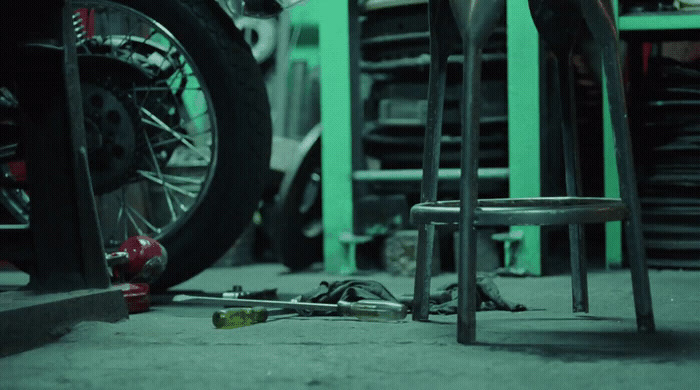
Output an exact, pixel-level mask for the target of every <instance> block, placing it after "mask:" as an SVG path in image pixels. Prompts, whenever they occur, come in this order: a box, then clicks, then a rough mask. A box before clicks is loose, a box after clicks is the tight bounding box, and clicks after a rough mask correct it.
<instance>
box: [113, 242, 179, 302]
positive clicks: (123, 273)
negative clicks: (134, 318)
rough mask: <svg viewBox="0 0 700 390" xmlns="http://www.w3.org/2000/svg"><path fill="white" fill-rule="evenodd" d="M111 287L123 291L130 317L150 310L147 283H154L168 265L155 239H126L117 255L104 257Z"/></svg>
mask: <svg viewBox="0 0 700 390" xmlns="http://www.w3.org/2000/svg"><path fill="white" fill-rule="evenodd" d="M106 259H107V266H108V267H109V269H110V271H111V273H112V284H113V285H114V286H115V287H117V288H120V289H121V290H122V294H123V295H124V299H125V300H126V305H127V307H128V310H129V314H134V313H141V312H144V311H148V310H149V309H150V307H151V297H150V288H149V287H148V283H151V282H153V281H155V280H156V279H157V278H158V277H159V276H160V274H161V273H163V270H164V269H165V266H166V264H167V263H168V253H167V251H166V250H165V248H164V247H163V246H162V245H161V244H160V243H159V242H158V241H156V240H154V239H152V238H150V237H145V236H134V237H129V238H128V239H127V240H126V241H124V242H123V243H122V244H121V245H120V246H119V250H118V251H117V252H112V253H110V254H107V256H106Z"/></svg>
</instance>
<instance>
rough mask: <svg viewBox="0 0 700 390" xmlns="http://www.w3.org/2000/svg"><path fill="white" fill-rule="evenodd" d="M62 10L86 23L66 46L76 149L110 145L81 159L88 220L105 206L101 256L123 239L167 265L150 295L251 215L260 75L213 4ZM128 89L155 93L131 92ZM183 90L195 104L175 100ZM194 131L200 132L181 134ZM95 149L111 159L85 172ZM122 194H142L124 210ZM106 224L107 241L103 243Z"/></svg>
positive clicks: (258, 165)
mask: <svg viewBox="0 0 700 390" xmlns="http://www.w3.org/2000/svg"><path fill="white" fill-rule="evenodd" d="M73 6H74V7H75V8H76V9H78V10H79V11H80V12H81V15H82V16H83V17H85V16H87V17H88V18H89V19H88V20H84V22H83V28H84V30H85V31H84V33H85V34H84V36H83V37H82V38H81V37H79V39H82V40H80V41H79V45H78V55H79V65H80V73H81V89H82V90H83V106H84V111H85V116H86V133H87V134H88V151H89V152H90V150H91V144H93V148H92V149H93V152H94V151H95V149H96V148H95V147H94V144H95V142H96V141H95V139H99V140H100V141H99V142H102V143H104V142H105V141H104V140H105V139H106V138H109V137H112V138H114V139H112V140H110V141H109V142H111V144H109V145H107V146H109V149H105V147H106V146H105V145H100V148H97V149H96V150H97V152H99V153H92V155H91V156H90V157H91V159H90V165H91V175H92V176H93V180H92V182H93V190H94V192H95V195H96V198H97V202H98V211H100V209H101V207H102V206H105V204H106V205H107V206H108V207H111V208H112V211H111V212H110V213H107V214H105V213H102V212H98V213H99V214H100V222H101V225H102V227H103V236H104V238H105V249H106V250H107V251H113V250H116V248H117V247H118V246H119V244H120V243H121V242H122V241H124V240H125V239H126V238H127V236H133V235H148V236H150V237H152V238H154V239H156V240H158V241H159V242H160V243H161V244H162V245H163V246H164V247H165V248H166V249H167V251H168V256H169V258H168V263H167V267H166V268H165V271H164V272H163V274H162V275H161V276H160V278H158V279H157V280H156V281H155V282H154V283H153V284H152V285H151V289H152V290H154V291H162V290H165V289H167V288H168V287H171V286H173V285H176V284H178V283H181V282H183V281H185V280H187V279H189V278H191V277H192V276H194V275H196V274H198V273H199V272H201V271H202V270H204V269H205V268H207V267H209V266H210V265H211V264H213V263H214V262H215V261H216V260H218V259H219V258H220V257H221V255H222V254H224V252H225V251H226V250H228V249H229V248H230V247H231V246H232V245H233V243H234V242H235V240H236V239H237V238H238V237H239V236H240V235H241V233H242V232H243V231H244V229H245V228H246V227H247V226H248V225H249V224H250V223H251V217H252V215H253V212H254V211H255V210H256V208H257V207H258V202H259V199H260V197H261V194H262V190H263V185H264V183H265V182H266V175H267V173H268V172H269V159H270V147H271V133H272V130H271V129H272V124H271V119H270V105H269V100H268V97H267V92H266V88H265V84H264V81H263V76H262V73H261V70H260V66H259V65H258V63H257V62H256V61H255V59H254V58H253V56H252V54H251V49H250V46H249V45H248V44H247V43H246V42H245V40H244V37H243V35H242V34H241V32H240V31H239V30H238V29H237V28H236V27H235V25H234V24H233V21H232V20H231V18H230V17H229V16H228V15H227V14H226V13H225V12H224V11H223V10H222V9H221V8H220V6H219V5H217V4H216V2H215V1H214V0H115V1H101V0H99V1H98V0H74V1H73ZM115 15H116V16H115ZM105 25H108V26H107V27H104V26H105ZM100 26H102V29H103V30H102V32H99V29H100V28H101V27H100ZM120 28H122V29H123V30H121V31H122V32H120V33H119V32H117V33H115V32H113V31H120V30H119V29H120ZM149 31H150V32H149ZM156 35H157V36H156ZM130 50H131V51H130ZM168 72H170V73H168ZM161 73H162V74H163V75H161ZM153 80H156V81H155V82H154V81H153ZM139 83H143V85H150V86H154V85H155V86H156V87H157V88H153V91H155V92H151V91H150V90H148V91H146V92H143V88H142V87H140V86H139V88H141V89H139V90H138V92H137V88H136V87H135V85H136V84H139ZM149 83H150V84H149ZM176 87H177V88H176ZM129 88H131V89H129ZM189 90H195V93H197V95H196V96H195V95H188V96H194V97H193V98H192V99H190V100H192V101H189V102H185V100H187V99H184V98H183V95H182V94H183V93H184V94H187V93H189V92H187V91H189ZM163 91H164V92H163ZM149 94H150V95H149ZM177 94H180V95H179V96H176V95H177ZM110 107H111V109H108V108H110ZM183 107H184V108H183ZM202 107H203V108H202ZM197 110H200V111H201V113H199V111H197ZM180 111H183V112H185V113H184V114H182V113H181V112H180ZM195 113H196V114H197V115H194V114H195ZM124 119H127V120H124ZM129 119H130V120H129ZM107 122H110V123H111V126H112V127H117V128H118V129H117V130H116V131H112V132H111V133H109V134H108V133H107V132H105V130H103V129H101V128H100V124H104V123H107ZM144 123H145V125H144ZM120 125H124V126H126V127H122V129H124V128H126V129H133V131H132V132H133V135H132V134H131V133H129V132H128V131H121V130H119V126H120ZM198 126H199V127H201V128H202V129H204V130H202V132H201V133H196V134H195V133H191V129H192V128H197V127H198ZM141 127H144V128H146V129H145V130H143V131H141ZM91 129H92V130H91ZM95 129H97V130H95ZM91 131H92V133H91ZM95 133H97V134H95ZM114 133H117V135H116V136H115V135H114ZM127 133H128V134H127ZM91 134H92V135H91ZM99 142H98V143H99ZM115 145H116V146H115ZM105 150H107V151H108V152H111V151H114V153H113V154H114V156H111V157H110V158H111V160H110V158H107V160H109V161H106V162H102V170H100V169H97V170H96V169H95V166H96V165H100V162H99V161H98V162H95V161H93V159H92V157H93V155H94V156H98V157H100V156H101V157H102V158H103V159H105V158H104V154H105V153H104V151H105ZM181 152H182V153H181ZM108 154H109V153H108ZM197 154H199V156H197ZM124 155H126V156H127V157H129V158H127V159H126V160H133V162H125V161H123V160H125V159H124V158H123V156H124ZM192 155H194V157H192ZM183 156H185V157H183ZM187 156H189V157H187ZM188 158H189V160H188ZM119 159H121V160H120V161H118V160H119ZM190 160H193V161H194V160H196V161H195V162H194V163H192V164H191V165H189V166H186V167H185V168H187V169H188V170H191V171H196V174H194V177H185V175H184V174H181V173H180V172H181V171H182V169H184V168H182V169H181V168H179V167H180V165H177V164H175V165H173V164H174V163H173V161H179V162H180V163H183V161H184V164H185V165H187V164H188V161H190ZM149 164H150V165H149ZM171 165H173V166H174V168H173V167H172V166H171ZM115 166H116V167H118V169H112V168H109V169H107V168H105V167H115ZM110 169H111V171H110ZM169 170H171V171H169ZM113 171H118V172H113ZM171 172H177V173H171ZM29 179H30V180H31V178H29ZM159 185H160V188H156V187H159ZM144 188H147V190H144ZM134 189H140V191H141V192H142V193H139V194H138V196H139V197H140V198H139V199H138V201H137V202H136V203H133V204H131V203H128V202H127V199H128V197H132V198H133V197H134V195H133V192H134V191H135V190H134ZM158 191H160V192H158ZM115 194H116V195H115ZM119 194H121V198H119ZM183 194H184V195H183ZM155 198H158V201H157V202H155V201H154V199H155ZM115 199H120V200H118V201H117V200H115ZM110 202H111V203H110ZM115 204H116V206H115ZM116 209H118V211H114V210H116ZM159 210H160V211H159ZM150 215H153V216H154V217H153V218H154V219H149V218H151V217H150ZM117 216H118V218H119V220H117ZM127 217H128V218H127ZM160 220H164V221H165V222H163V223H161V224H159V223H158V222H155V221H160ZM127 225H128V226H127ZM115 226H117V227H118V228H116V229H115V231H116V232H117V233H118V235H115V236H112V237H111V238H110V234H111V233H110V232H109V231H108V232H107V234H105V233H104V232H105V230H109V229H110V228H113V227H115ZM121 226H124V229H122V228H121ZM105 228H107V229H105ZM115 234H116V233H115Z"/></svg>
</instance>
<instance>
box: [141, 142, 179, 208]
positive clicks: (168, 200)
mask: <svg viewBox="0 0 700 390" xmlns="http://www.w3.org/2000/svg"><path fill="white" fill-rule="evenodd" d="M145 133H146V131H145V130H144V135H145V136H146V137H145V138H146V146H148V151H149V153H150V155H151V162H152V163H153V168H154V169H155V170H156V175H157V177H158V178H159V179H160V180H163V172H162V171H161V170H160V165H159V164H158V159H157V158H156V154H155V153H154V152H153V145H151V140H150V139H148V135H147V134H145ZM163 195H164V196H165V201H166V203H167V204H168V210H170V218H171V219H172V221H175V220H176V219H177V214H175V208H174V207H173V201H172V199H171V194H170V191H169V189H168V187H166V186H163Z"/></svg>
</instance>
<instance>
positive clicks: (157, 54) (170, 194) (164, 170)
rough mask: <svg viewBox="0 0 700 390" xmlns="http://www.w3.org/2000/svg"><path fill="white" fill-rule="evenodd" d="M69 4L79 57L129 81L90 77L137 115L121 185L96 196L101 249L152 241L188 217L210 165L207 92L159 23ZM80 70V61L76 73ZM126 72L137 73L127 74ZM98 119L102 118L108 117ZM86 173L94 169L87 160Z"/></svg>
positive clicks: (123, 10)
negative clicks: (78, 31)
mask: <svg viewBox="0 0 700 390" xmlns="http://www.w3.org/2000/svg"><path fill="white" fill-rule="evenodd" d="M73 4H74V5H75V7H76V8H78V9H79V12H80V14H81V16H82V19H83V20H84V22H83V23H82V27H83V29H84V32H85V37H84V38H82V39H80V40H79V42H78V53H79V57H81V58H83V57H84V58H94V57H95V56H97V57H98V58H102V59H105V60H107V61H113V62H120V63H121V64H122V65H123V66H124V67H125V73H127V77H126V78H125V79H127V80H128V81H130V83H129V82H124V81H125V80H110V81H109V82H107V80H97V81H104V82H105V83H106V87H108V88H109V89H111V90H113V91H114V95H115V96H116V97H117V99H118V100H119V101H120V102H121V103H122V105H123V106H125V108H126V109H127V110H131V111H132V112H134V111H135V112H136V113H137V117H136V120H135V121H134V122H135V123H133V127H134V129H135V134H136V137H137V138H138V137H141V138H140V140H141V144H140V146H139V147H137V148H136V149H139V150H137V151H136V152H135V154H134V157H135V159H136V161H135V164H134V165H133V167H132V168H131V171H130V172H128V173H129V174H128V178H126V180H124V183H123V184H122V185H121V186H119V188H116V189H114V190H113V191H110V192H104V193H96V195H97V196H96V198H97V199H96V200H97V205H98V212H99V214H100V220H101V221H102V230H103V237H104V238H105V246H106V247H107V248H111V247H114V246H117V245H119V244H120V243H121V242H122V241H124V240H125V239H126V238H128V237H129V236H132V235H148V236H151V237H154V238H156V239H160V238H162V237H164V236H166V235H168V234H169V233H171V232H173V231H174V230H176V229H178V228H179V227H180V226H181V225H182V224H183V223H184V222H185V221H186V220H187V219H188V218H189V216H190V214H191V213H192V212H193V211H194V210H195V209H196V207H197V206H198V204H199V202H201V198H202V197H203V196H204V195H205V194H206V191H207V189H208V187H209V184H210V182H211V178H212V176H213V173H214V170H215V168H216V157H217V156H216V154H217V150H218V148H217V146H218V145H217V141H218V140H217V131H216V118H215V113H214V108H213V104H212V100H211V96H210V94H209V91H208V90H207V88H206V83H205V82H204V81H203V78H202V75H201V73H200V72H199V70H198V68H197V66H196V64H194V62H193V61H192V59H191V57H190V55H189V54H188V53H187V51H186V50H185V49H184V48H183V46H182V44H181V43H180V42H179V41H178V40H177V39H176V38H175V37H174V36H173V34H171V33H170V32H169V31H168V30H167V29H166V28H165V27H164V26H162V25H161V24H160V23H158V22H156V21H155V20H153V19H152V18H150V17H148V16H146V15H144V14H142V13H140V12H138V11H136V10H134V9H131V8H128V7H126V6H123V5H120V4H116V3H111V2H107V1H74V3H73ZM87 62H88V63H89V61H87ZM83 68H84V66H83V61H81V74H82V73H83ZM130 71H136V72H138V73H139V74H138V75H137V77H134V76H135V75H134V74H129V73H130ZM86 73H89V71H88V72H86ZM105 76H110V77H114V75H105ZM81 79H82V82H83V83H84V84H85V83H86V81H85V80H84V79H83V78H81ZM134 79H136V81H134ZM93 82H94V81H93ZM102 87H105V85H102ZM88 104H90V96H84V106H87V105H88ZM104 116H105V117H106V118H107V119H108V121H107V122H109V119H110V118H109V114H106V115H104ZM103 122H104V121H103ZM87 130H89V129H87ZM103 136H104V134H103ZM115 138H117V139H124V138H128V137H124V134H122V136H121V137H119V136H117V137H115ZM103 140H104V137H103ZM116 150H117V151H119V150H121V149H120V148H116ZM115 165H116V164H112V166H115ZM91 170H92V171H93V172H95V170H96V168H95V166H94V165H93V164H91Z"/></svg>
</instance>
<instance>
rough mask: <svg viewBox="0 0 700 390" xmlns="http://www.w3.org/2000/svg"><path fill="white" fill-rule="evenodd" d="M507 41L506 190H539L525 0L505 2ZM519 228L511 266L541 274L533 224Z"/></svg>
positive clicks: (535, 74) (533, 67) (533, 56)
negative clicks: (517, 252) (519, 239)
mask: <svg viewBox="0 0 700 390" xmlns="http://www.w3.org/2000/svg"><path fill="white" fill-rule="evenodd" d="M506 20H507V23H506V26H507V27H506V28H507V45H508V158H509V163H508V165H509V167H510V196H511V197H518V198H521V197H537V196H540V100H539V90H540V82H539V75H540V64H539V52H540V51H539V36H538V34H537V30H536V29H535V24H534V23H533V21H532V17H531V16H530V9H529V8H528V3H527V1H521V0H508V1H507V3H506ZM511 230H521V231H523V233H524V237H523V241H522V242H521V252H520V255H519V256H518V259H517V261H518V264H517V267H521V268H525V270H526V271H527V272H528V273H530V274H532V275H541V274H542V261H541V245H540V240H541V231H540V227H539V226H513V227H512V228H511Z"/></svg>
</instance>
